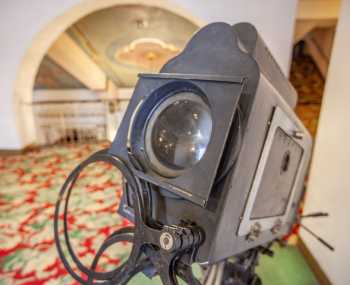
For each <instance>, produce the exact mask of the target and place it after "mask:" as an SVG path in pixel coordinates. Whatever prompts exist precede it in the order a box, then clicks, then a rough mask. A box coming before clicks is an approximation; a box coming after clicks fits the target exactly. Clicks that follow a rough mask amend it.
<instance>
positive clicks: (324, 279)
mask: <svg viewBox="0 0 350 285" xmlns="http://www.w3.org/2000/svg"><path fill="white" fill-rule="evenodd" d="M297 247H298V249H299V250H300V252H301V254H302V255H303V256H304V258H305V260H306V262H307V264H308V265H309V266H310V268H311V270H312V272H313V273H314V274H315V277H316V278H317V281H318V282H319V284H320V285H333V284H332V283H331V281H330V280H329V278H328V276H327V275H326V273H325V272H324V271H323V270H322V268H321V267H320V265H319V264H318V262H317V261H316V259H315V257H314V256H313V255H312V253H311V252H310V250H309V249H308V247H307V246H306V244H305V243H304V241H303V240H302V239H301V238H300V237H299V238H298V241H297Z"/></svg>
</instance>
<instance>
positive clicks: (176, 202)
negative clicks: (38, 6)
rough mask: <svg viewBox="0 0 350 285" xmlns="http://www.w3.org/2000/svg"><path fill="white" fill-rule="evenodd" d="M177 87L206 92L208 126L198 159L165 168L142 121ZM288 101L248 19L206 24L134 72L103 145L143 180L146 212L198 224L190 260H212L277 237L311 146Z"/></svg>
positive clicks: (288, 90) (290, 215)
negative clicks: (161, 59)
mask: <svg viewBox="0 0 350 285" xmlns="http://www.w3.org/2000/svg"><path fill="white" fill-rule="evenodd" d="M177 94H193V95H190V96H198V99H199V100H201V101H202V102H204V104H205V105H206V106H207V108H208V110H210V116H211V120H212V126H211V127H212V130H211V136H210V140H209V142H208V145H206V148H205V151H204V154H203V155H202V156H201V158H200V159H199V160H198V161H196V163H194V164H193V165H191V166H190V167H183V168H181V167H180V168H178V169H177V168H176V167H167V166H166V165H165V167H164V168H163V167H162V166H161V165H159V161H158V162H157V161H156V159H154V154H151V152H152V151H151V152H150V151H149V148H150V147H149V141H150V135H149V134H147V128H148V127H149V128H151V127H152V124H154V123H155V122H154V121H155V120H156V118H157V116H158V114H157V112H159V113H161V111H159V109H162V108H163V109H165V108H166V106H168V105H169V104H171V100H172V99H171V98H172V97H174V96H179V95H177ZM180 97H181V96H180ZM185 97H186V96H185ZM180 99H181V98H180ZM167 100H170V101H168V102H169V104H168V103H165V102H167ZM193 100H197V99H193ZM295 102H296V93H295V90H294V89H293V88H292V87H291V85H290V83H289V82H288V80H287V79H286V77H285V76H284V75H283V73H282V72H281V70H280V68H279V67H278V65H277V64H276V62H275V61H274V59H273V57H272V56H271V55H270V53H269V51H268V49H267V47H266V46H265V44H264V42H263V41H262V39H261V38H260V37H259V34H258V32H257V31H256V29H255V28H254V27H253V26H252V25H250V24H247V23H240V24H236V25H234V26H231V25H228V24H225V23H214V24H210V25H208V26H206V27H204V28H202V29H201V30H200V31H198V32H197V33H196V34H195V35H194V36H193V38H192V39H191V40H190V42H189V43H188V44H187V46H186V48H185V49H184V51H183V52H182V53H181V54H180V55H178V56H177V57H175V58H173V59H172V60H170V61H169V62H168V63H167V64H166V65H165V66H164V67H163V68H162V70H161V71H160V73H159V74H141V75H140V78H139V81H138V83H137V85H136V88H135V91H134V94H133V96H132V98H131V101H130V103H129V106H128V108H127V111H126V113H125V116H124V118H123V120H122V123H121V125H120V127H119V130H118V132H117V135H116V137H115V139H114V141H113V144H112V147H111V148H110V150H109V151H110V153H111V154H114V155H117V156H118V157H120V158H121V159H122V160H123V161H124V162H125V163H126V165H127V166H128V167H129V168H130V169H131V170H132V172H133V174H134V175H136V176H138V177H139V178H141V179H142V180H144V181H146V182H148V183H149V185H151V187H152V189H153V191H152V204H153V216H154V217H153V218H154V219H155V220H157V221H160V222H162V223H165V224H179V223H180V222H181V221H183V220H187V221H192V222H194V223H196V224H197V225H198V226H199V227H201V228H202V229H203V231H204V234H205V240H204V243H203V244H202V245H201V246H200V247H199V249H198V254H197V257H196V261H197V262H201V263H205V262H209V263H211V262H216V261H219V260H222V259H224V258H227V257H230V256H232V255H235V254H238V253H240V252H243V251H245V250H247V249H249V248H253V247H256V246H258V245H261V244H264V243H267V242H270V241H272V240H274V239H276V238H278V237H281V236H283V235H284V234H286V233H287V232H288V231H289V230H290V228H291V226H292V224H293V221H294V219H295V216H296V211H297V207H298V204H299V201H300V198H301V195H302V190H303V183H304V177H305V174H306V171H307V166H308V163H309V159H310V150H311V137H310V135H309V133H308V132H307V130H306V129H305V127H304V126H303V125H302V123H301V122H300V120H299V119H298V118H297V117H296V115H295V113H294V111H293V108H294V106H295ZM164 104H165V105H164ZM167 104H168V105H167ZM200 104H201V103H200ZM162 106H163V107H162ZM205 108H206V107H205ZM157 109H158V111H157ZM152 120H153V121H152ZM150 126H151V127H150ZM165 193H167V194H165ZM127 200H128V199H124V201H127ZM126 206H128V205H126ZM129 206H131V207H132V205H129ZM125 216H127V217H129V218H132V217H131V216H130V213H129V214H125Z"/></svg>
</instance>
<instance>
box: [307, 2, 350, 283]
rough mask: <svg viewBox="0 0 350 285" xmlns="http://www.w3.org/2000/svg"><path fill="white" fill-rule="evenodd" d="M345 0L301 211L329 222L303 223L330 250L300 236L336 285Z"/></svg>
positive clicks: (345, 250) (349, 136) (342, 264)
mask: <svg viewBox="0 0 350 285" xmlns="http://www.w3.org/2000/svg"><path fill="white" fill-rule="evenodd" d="M349 31H350V0H343V6H342V11H341V15H340V19H339V22H338V27H337V32H336V37H335V42H334V47H333V53H332V57H331V62H330V66H329V70H328V78H327V82H326V88H325V94H324V99H323V103H322V110H321V118H320V122H319V127H318V131H317V139H316V145H315V149H314V156H313V161H312V166H311V173H310V178H309V185H308V192H307V200H306V208H305V213H308V212H312V211H321V210H322V211H327V212H329V213H330V217H329V218H324V219H314V220H312V219H310V220H305V221H304V224H305V225H307V226H309V227H310V229H312V230H313V231H314V232H316V233H317V234H319V235H320V236H321V237H323V238H324V239H325V240H327V241H329V242H330V243H331V244H332V245H333V246H334V247H335V250H336V251H335V252H330V251H329V250H328V249H327V248H325V247H324V246H322V245H321V244H320V243H319V242H317V241H316V240H315V239H314V238H312V237H311V236H310V235H309V234H308V233H306V232H305V231H302V237H303V239H304V240H305V242H306V244H307V246H308V247H309V248H310V250H311V252H312V253H313V255H314V256H315V257H316V259H317V260H318V262H319V264H320V265H321V267H322V268H323V270H324V271H325V272H326V274H327V275H328V276H329V278H330V279H331V281H332V283H333V284H335V285H348V284H350V238H349V235H350V210H349V209H350V207H349V204H350V119H349V115H350V85H349V82H350V72H349V67H350V53H349V51H350V36H349Z"/></svg>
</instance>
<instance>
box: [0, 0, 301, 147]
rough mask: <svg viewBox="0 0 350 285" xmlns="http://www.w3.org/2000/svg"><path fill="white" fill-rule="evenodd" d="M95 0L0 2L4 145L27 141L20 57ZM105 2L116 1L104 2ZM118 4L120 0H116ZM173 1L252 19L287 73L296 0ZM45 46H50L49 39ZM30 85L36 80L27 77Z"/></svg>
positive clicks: (196, 10)
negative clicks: (19, 114)
mask: <svg viewBox="0 0 350 285" xmlns="http://www.w3.org/2000/svg"><path fill="white" fill-rule="evenodd" d="M96 1H102V0H84V1H80V0H47V1H42V0H30V1H26V0H4V1H1V4H0V38H1V39H2V40H1V45H0V100H1V101H0V129H1V130H4V129H6V130H7V131H6V133H5V134H4V133H3V134H2V135H1V136H0V149H16V148H21V147H23V144H24V142H23V140H21V137H20V134H19V126H18V122H16V115H15V107H14V90H15V88H14V87H15V86H14V84H15V79H16V76H17V74H18V69H19V66H20V64H21V60H22V58H23V57H24V55H25V53H26V51H27V50H28V48H29V47H30V45H31V42H32V40H33V39H34V37H35V36H36V35H37V33H39V31H41V30H42V29H43V28H44V27H45V26H46V25H48V24H49V23H50V22H51V21H52V20H53V19H55V18H57V17H59V16H60V15H62V14H63V13H65V12H66V11H67V10H69V9H70V8H72V7H73V6H75V5H77V4H78V3H82V2H83V3H87V4H88V5H90V6H91V5H92V4H93V2H95V3H96ZM106 1H108V2H112V1H113V0H104V2H106ZM153 1H157V2H160V1H162V0H148V1H147V3H153ZM164 1H165V0H164ZM114 2H118V1H117V0H114ZM120 2H123V0H120ZM124 2H125V1H124ZM135 2H140V1H135ZM169 2H170V3H174V5H175V4H179V5H180V6H182V7H183V8H184V9H185V10H187V11H188V12H189V13H190V14H193V15H195V16H197V17H198V18H199V19H202V20H203V22H213V21H226V22H229V23H236V22H239V21H249V22H252V23H253V24H255V25H256V26H257V28H258V30H259V31H260V32H261V34H262V35H263V37H264V39H265V41H266V43H267V44H268V45H269V46H270V47H271V50H272V53H273V54H274V55H275V56H276V58H277V61H278V62H279V63H280V65H281V66H282V68H283V70H284V71H285V73H287V72H288V69H289V61H290V54H291V46H292V38H293V27H294V18H295V13H296V4H297V0H288V1H287V0H284V1H280V0H265V1H261V0H249V1H247V0H218V1H212V0H201V1H197V0H171V1H169ZM47 44H48V45H49V44H50V41H49V40H48V42H47ZM32 52H33V53H35V52H36V51H35V50H34V51H32ZM27 84H32V83H31V82H29V81H28V82H27ZM27 89H28V86H27ZM22 131H23V130H22ZM24 131H25V130H24Z"/></svg>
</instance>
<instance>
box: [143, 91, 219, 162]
mask: <svg viewBox="0 0 350 285" xmlns="http://www.w3.org/2000/svg"><path fill="white" fill-rule="evenodd" d="M168 100H169V101H168ZM168 100H166V101H165V102H164V103H162V104H161V105H160V106H159V107H162V105H163V110H161V112H160V113H159V114H158V116H156V117H155V118H154V123H153V126H152V129H151V130H150V131H151V147H152V152H153V154H154V156H155V157H156V158H157V160H158V161H159V162H160V163H161V164H163V165H165V166H167V167H170V168H175V169H185V168H188V167H190V166H192V165H194V164H196V163H197V162H198V161H199V160H201V158H202V157H203V155H204V153H205V151H206V149H207V146H208V144H209V141H210V137H211V132H212V118H211V114H210V110H209V107H208V106H207V104H205V103H204V101H203V100H202V99H201V98H200V97H199V96H198V95H196V94H194V93H185V92H184V93H178V94H176V95H174V96H173V97H170V98H169V99H168ZM169 102H171V103H169ZM164 105H165V107H164Z"/></svg>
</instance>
